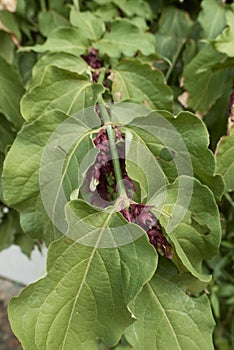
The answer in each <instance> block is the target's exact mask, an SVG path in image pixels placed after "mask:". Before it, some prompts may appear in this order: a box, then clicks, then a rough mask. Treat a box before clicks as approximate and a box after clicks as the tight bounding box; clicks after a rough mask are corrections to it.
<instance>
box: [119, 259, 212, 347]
mask: <svg viewBox="0 0 234 350" xmlns="http://www.w3.org/2000/svg"><path fill="white" fill-rule="evenodd" d="M182 281H183V282H182ZM185 281H186V276H183V275H182V276H181V278H177V277H176V272H175V270H174V268H173V266H172V265H171V264H168V263H166V262H164V261H160V268H159V269H158V270H157V275H155V276H154V277H153V279H152V280H151V281H150V282H149V283H147V284H146V285H145V287H144V288H143V290H142V292H141V293H140V295H139V296H138V297H137V298H136V300H135V301H134V303H133V312H134V313H135V315H136V317H137V321H136V322H135V323H134V324H133V325H132V326H130V327H129V328H128V329H127V330H126V332H125V336H126V338H127V340H128V342H129V343H130V344H131V345H132V346H133V348H134V350H148V349H155V350H168V349H175V350H182V349H190V350H197V349H199V350H213V349H214V347H213V342H212V332H213V328H214V325H215V323H214V320H213V316H212V313H211V309H210V305H209V301H208V298H207V296H206V295H202V296H200V297H199V298H192V297H190V296H188V295H187V294H186V292H185V290H184V287H183V284H184V283H185Z"/></svg>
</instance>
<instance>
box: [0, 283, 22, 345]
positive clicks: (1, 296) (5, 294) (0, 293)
mask: <svg viewBox="0 0 234 350" xmlns="http://www.w3.org/2000/svg"><path fill="white" fill-rule="evenodd" d="M21 289H22V286H21V285H19V284H16V283H14V282H11V281H8V280H5V279H1V278H0V350H13V349H14V350H22V347H21V345H20V343H19V341H18V340H17V338H16V337H15V336H14V335H13V333H12V331H11V328H10V325H9V322H8V318H7V305H8V302H9V299H10V298H11V297H12V296H16V295H17V294H19V292H20V290H21Z"/></svg>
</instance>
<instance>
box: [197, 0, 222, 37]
mask: <svg viewBox="0 0 234 350" xmlns="http://www.w3.org/2000/svg"><path fill="white" fill-rule="evenodd" d="M201 6H202V10H201V12H200V13H199V16H198V21H199V22H200V23H201V25H202V28H203V30H204V37H205V38H206V39H214V38H216V36H217V35H219V34H220V33H221V32H222V31H223V29H224V27H225V25H226V11H227V9H226V8H225V4H224V3H223V2H221V1H216V0H203V1H202V3H201Z"/></svg>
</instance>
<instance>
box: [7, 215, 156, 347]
mask: <svg viewBox="0 0 234 350" xmlns="http://www.w3.org/2000/svg"><path fill="white" fill-rule="evenodd" d="M99 223H100V221H99ZM105 225H109V223H105ZM101 231H102V230H101V227H100V235H101ZM126 262H129V263H128V264H127V265H125V264H126ZM155 268H156V254H155V251H154V249H153V248H152V247H151V246H150V245H149V243H148V240H147V238H146V236H143V237H141V238H140V239H138V240H137V241H135V242H133V243H131V244H129V245H126V246H123V247H119V248H115V249H113V248H112V249H97V248H96V247H87V246H82V245H79V244H78V243H76V242H74V241H72V240H69V239H68V238H62V239H60V240H59V241H56V242H54V243H53V244H52V245H51V247H50V248H49V255H48V265H47V271H48V274H47V276H46V277H45V278H43V279H42V280H40V281H38V282H37V283H35V284H33V285H31V286H29V287H28V288H26V289H25V290H24V291H23V292H22V293H21V295H20V296H19V297H18V298H15V299H12V301H11V303H10V307H9V318H10V321H11V325H12V328H13V330H14V332H15V334H16V335H17V336H18V337H19V339H20V341H21V342H22V346H23V348H24V349H25V350H36V349H38V348H40V349H43V348H44V349H45V348H48V349H50V348H54V349H55V348H56V349H61V350H62V349H66V350H73V349H75V348H79V349H80V350H82V349H83V350H87V349H90V350H91V349H92V350H98V344H97V340H98V339H101V340H102V341H103V342H104V343H105V344H107V345H108V346H114V345H115V344H116V343H117V342H118V341H119V339H120V337H121V335H122V333H123V332H124V330H125V329H126V327H128V326H129V325H130V324H131V323H132V322H133V318H132V315H131V313H130V311H129V309H128V304H129V302H130V301H132V298H133V297H135V295H136V294H138V293H139V292H140V290H141V288H142V286H143V284H145V283H146V282H147V281H148V280H149V279H150V278H151V277H152V274H153V272H154V270H155ZM142 273H143V274H142ZM130 277H131V280H130V279H129V278H130ZM129 283H131V288H132V286H134V287H135V294H134V295H131V296H129V294H128V293H129V292H132V291H131V288H129ZM32 296H33V297H32ZM58 329H59V332H58Z"/></svg>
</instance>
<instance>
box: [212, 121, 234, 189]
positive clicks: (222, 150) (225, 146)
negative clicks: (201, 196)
mask: <svg viewBox="0 0 234 350" xmlns="http://www.w3.org/2000/svg"><path fill="white" fill-rule="evenodd" d="M216 160H217V168H216V171H217V173H219V174H222V175H223V177H224V182H225V190H226V192H231V191H234V177H233V171H234V128H233V127H232V128H231V130H230V134H229V135H228V136H223V137H222V138H221V140H220V142H219V144H218V147H217V150H216Z"/></svg>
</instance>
